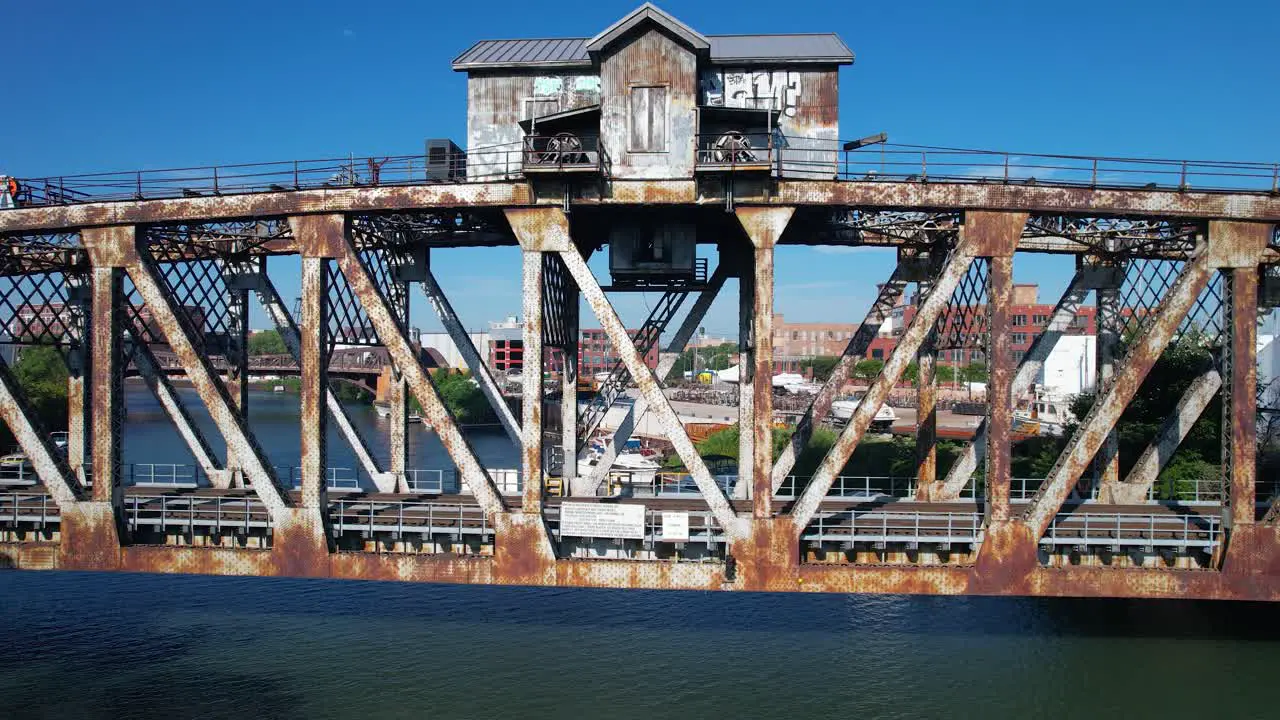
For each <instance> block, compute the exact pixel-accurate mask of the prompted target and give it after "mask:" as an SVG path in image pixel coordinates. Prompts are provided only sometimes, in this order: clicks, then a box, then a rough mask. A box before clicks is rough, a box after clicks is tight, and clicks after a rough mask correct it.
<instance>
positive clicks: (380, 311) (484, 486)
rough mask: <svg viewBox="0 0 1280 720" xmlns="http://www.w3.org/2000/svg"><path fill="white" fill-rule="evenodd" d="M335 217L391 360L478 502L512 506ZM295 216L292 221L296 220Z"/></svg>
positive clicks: (341, 261)
mask: <svg viewBox="0 0 1280 720" xmlns="http://www.w3.org/2000/svg"><path fill="white" fill-rule="evenodd" d="M322 217H326V218H329V219H328V220H327V221H326V222H327V224H328V226H327V227H326V229H325V231H324V232H325V234H326V235H327V239H326V242H327V243H329V244H330V245H331V246H332V247H333V248H334V251H335V252H336V253H337V261H338V267H339V268H340V269H341V271H342V275H343V277H345V278H346V280H347V283H348V284H349V285H350V286H351V290H352V292H354V293H355V295H356V297H357V298H359V300H360V303H361V306H362V307H363V308H364V311H365V313H366V314H367V315H368V316H369V321H370V322H371V323H373V327H374V330H375V331H376V332H377V335H378V339H379V340H380V341H381V342H382V344H383V345H384V346H385V347H386V348H387V352H388V353H390V355H391V361H392V362H393V363H395V364H396V366H397V367H399V368H400V371H401V372H403V373H404V375H405V379H407V380H408V382H409V387H410V388H412V389H413V394H414V397H416V398H417V399H418V404H420V405H421V406H422V415H423V420H424V421H426V422H427V423H430V426H431V428H432V429H433V430H435V431H436V435H437V436H438V437H439V438H440V444H441V445H443V446H444V449H445V451H446V452H448V453H449V457H450V458H451V459H452V460H453V462H454V464H455V465H457V466H458V471H459V475H460V476H461V478H462V482H463V485H464V486H465V487H466V488H467V489H468V490H470V491H471V494H472V495H473V496H474V497H475V499H476V502H477V504H479V505H480V507H482V508H484V511H485V513H486V514H487V515H491V516H492V515H493V514H495V513H500V512H503V511H505V510H506V505H505V504H504V503H503V501H502V496H501V495H500V494H499V493H498V488H497V486H495V485H494V483H493V479H492V478H491V477H489V474H488V473H487V472H485V469H484V468H483V467H482V466H481V465H480V462H479V460H477V459H476V454H475V451H474V450H472V448H471V444H470V443H469V442H467V438H466V436H464V435H463V434H462V433H461V432H459V431H458V426H457V424H456V423H455V422H454V420H453V415H452V414H450V412H449V409H448V408H446V407H445V405H444V402H443V401H442V400H441V399H440V393H439V392H438V391H437V390H436V386H435V383H434V382H433V381H432V379H431V374H430V373H428V372H427V370H426V368H424V367H423V366H422V361H421V360H420V359H419V358H418V356H417V355H416V354H415V353H414V350H413V346H412V345H411V344H410V342H409V339H408V338H407V337H406V336H405V331H404V328H402V327H401V326H400V323H399V322H398V321H397V320H396V316H395V314H394V313H393V312H392V311H391V308H390V306H389V305H388V303H387V301H386V298H384V297H383V296H382V293H381V292H380V291H379V290H378V286H377V284H376V283H375V282H374V281H373V278H372V277H370V275H369V271H368V270H367V269H366V268H365V266H364V263H363V262H361V260H360V255H359V253H358V251H357V249H356V247H355V245H354V243H353V242H352V239H351V237H350V234H349V233H348V232H346V230H345V224H344V223H343V222H342V217H341V216H336V215H330V216H322ZM291 222H292V221H291Z"/></svg>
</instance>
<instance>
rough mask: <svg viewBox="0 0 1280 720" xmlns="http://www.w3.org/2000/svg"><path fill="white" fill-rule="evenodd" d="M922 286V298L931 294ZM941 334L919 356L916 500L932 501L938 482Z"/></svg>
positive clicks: (922, 347) (927, 341)
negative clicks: (939, 339)
mask: <svg viewBox="0 0 1280 720" xmlns="http://www.w3.org/2000/svg"><path fill="white" fill-rule="evenodd" d="M929 286H930V285H929V283H928V282H922V283H920V285H919V287H920V294H921V295H928V294H929ZM937 338H938V331H937V328H934V330H933V332H931V333H929V334H928V335H927V336H925V339H924V342H923V343H921V345H920V350H919V352H917V353H916V497H917V498H920V497H921V496H925V497H928V496H929V495H930V491H929V490H928V488H933V487H935V486H936V485H937V482H938V372H937V367H938V347H937Z"/></svg>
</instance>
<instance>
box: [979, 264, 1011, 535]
mask: <svg viewBox="0 0 1280 720" xmlns="http://www.w3.org/2000/svg"><path fill="white" fill-rule="evenodd" d="M987 278H988V282H989V283H990V285H989V287H988V290H987V300H988V304H987V319H988V321H987V333H988V335H987V363H988V365H989V367H990V368H991V372H990V377H989V382H988V383H987V408H988V410H987V412H988V414H989V415H988V418H987V427H988V428H989V430H988V432H987V443H988V445H987V472H986V498H987V503H986V513H987V521H988V522H989V523H1002V522H1005V521H1007V520H1008V519H1009V485H1010V482H1011V477H1012V476H1011V473H1010V463H1011V459H1010V445H1011V443H1012V437H1013V396H1012V381H1013V349H1012V347H1011V338H1010V327H1009V320H1010V318H1009V306H1010V304H1011V302H1012V299H1013V253H1012V252H1010V253H1009V254H1007V255H992V257H991V270H990V272H989V273H988V275H987Z"/></svg>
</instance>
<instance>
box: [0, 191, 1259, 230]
mask: <svg viewBox="0 0 1280 720" xmlns="http://www.w3.org/2000/svg"><path fill="white" fill-rule="evenodd" d="M697 195H698V192H697V185H696V183H695V182H694V181H692V180H689V181H671V180H660V181H653V180H648V181H646V180H638V181H623V180H613V181H610V182H609V188H608V191H607V192H605V193H602V195H601V197H599V198H585V197H584V198H576V199H575V200H574V203H575V204H580V205H589V204H600V205H608V204H622V205H626V204H637V203H665V204H676V203H678V204H695V203H703V204H708V205H718V204H722V203H723V199H722V198H715V197H707V198H703V199H699V198H698V196H697ZM534 201H535V199H534V197H533V190H532V188H531V187H530V186H529V184H528V183H526V182H524V181H515V182H494V183H482V182H470V183H461V184H453V185H448V184H432V185H423V186H397V187H365V188H325V189H322V190H301V191H284V192H265V193H253V194H246V195H228V196H214V197H201V198H172V199H167V200H143V201H125V202H97V203H83V204H79V205H63V206H51V207H35V208H19V209H15V210H6V211H5V212H3V213H0V233H22V232H33V231H37V230H52V229H59V228H76V227H85V226H94V225H112V224H133V223H151V222H180V221H184V220H216V219H231V218H244V217H278V216H281V215H289V214H295V213H325V212H329V213H337V212H365V211H378V210H399V209H413V208H432V207H480V206H489V207H518V206H528V205H531V204H533V203H534ZM769 201H770V202H773V203H776V204H779V205H787V206H794V205H847V206H851V207H862V208H896V209H901V208H958V209H966V208H986V209H991V210H1008V211H1035V212H1037V213H1039V214H1048V213H1075V214H1086V215H1090V216H1096V215H1122V216H1145V217H1172V216H1179V217H1232V218H1237V219H1240V220H1258V221H1267V222H1276V221H1280V197H1276V196H1274V195H1269V194H1267V193H1261V192H1235V193H1233V192H1196V191H1190V190H1188V191H1175V190H1142V189H1132V190H1116V189H1101V188H1097V189H1095V188H1085V187H1062V186H1057V187H1055V186H1053V185H1050V184H1037V185H1034V186H1033V185H1012V184H1003V183H991V184H980V183H946V182H928V183H907V182H889V181H883V182H882V181H868V180H863V181H859V182H846V181H834V180H787V179H782V180H779V181H778V182H777V191H776V192H775V193H773V194H772V196H771V197H770V199H769Z"/></svg>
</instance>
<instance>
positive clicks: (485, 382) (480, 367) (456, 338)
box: [422, 268, 522, 445]
mask: <svg viewBox="0 0 1280 720" xmlns="http://www.w3.org/2000/svg"><path fill="white" fill-rule="evenodd" d="M422 293H423V295H425V296H426V298H427V304H428V305H430V306H431V308H432V309H433V310H435V312H436V317H438V318H440V323H441V324H442V325H444V329H445V332H447V333H449V337H450V338H451V339H452V340H453V344H454V346H455V347H457V348H458V354H460V355H462V360H463V362H464V363H466V365H467V369H468V370H470V371H471V377H473V378H475V380H476V384H477V385H479V386H480V391H481V392H483V393H484V396H485V398H487V399H488V400H489V405H490V406H491V407H492V408H493V412H494V414H495V415H497V416H498V422H500V423H502V429H503V430H504V431H506V433H507V437H509V438H511V442H513V443H516V444H517V445H519V444H520V443H521V442H522V435H521V431H520V424H519V423H518V422H517V421H516V416H515V413H513V412H511V406H510V405H508V404H507V401H506V398H505V397H503V395H502V389H501V388H500V387H499V386H498V382H497V380H495V379H494V377H493V373H492V372H490V371H489V366H488V365H487V364H486V363H485V360H484V358H483V357H482V356H481V355H480V351H479V350H478V349H476V345H475V343H474V342H472V341H471V336H470V335H468V334H467V330H466V328H465V327H463V325H462V321H461V320H460V319H458V314H457V313H456V312H454V310H453V305H452V304H451V303H450V302H449V298H448V297H446V296H445V294H444V290H442V289H440V283H439V282H437V281H436V277H435V275H434V274H432V272H431V270H430V269H429V268H428V269H427V271H426V274H425V277H424V278H423V282H422Z"/></svg>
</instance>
